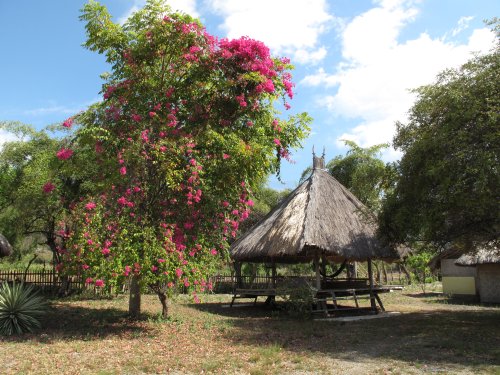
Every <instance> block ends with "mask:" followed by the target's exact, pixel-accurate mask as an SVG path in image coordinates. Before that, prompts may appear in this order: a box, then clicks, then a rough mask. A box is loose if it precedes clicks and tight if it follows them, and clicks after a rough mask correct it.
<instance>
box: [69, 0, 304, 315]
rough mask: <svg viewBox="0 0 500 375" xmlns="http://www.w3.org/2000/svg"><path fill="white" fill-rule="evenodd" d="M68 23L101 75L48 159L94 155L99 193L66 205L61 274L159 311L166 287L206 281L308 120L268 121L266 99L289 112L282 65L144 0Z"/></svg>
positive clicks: (271, 114) (250, 44) (90, 7)
mask: <svg viewBox="0 0 500 375" xmlns="http://www.w3.org/2000/svg"><path fill="white" fill-rule="evenodd" d="M81 18H82V19H83V20H85V21H87V25H86V29H87V35H88V40H87V42H86V44H85V45H86V46H87V48H89V49H91V50H93V51H98V52H99V53H104V54H105V55H106V57H107V61H108V62H109V63H110V64H112V72H111V74H108V75H106V83H105V85H104V86H103V93H104V95H103V96H104V101H103V102H101V103H98V104H96V105H93V106H92V107H91V108H89V109H88V110H87V111H85V112H84V113H81V114H79V115H77V116H76V117H75V123H78V124H80V125H81V128H80V129H79V130H78V131H77V134H76V138H75V140H74V141H73V145H74V146H73V148H71V149H64V150H60V156H61V157H62V158H66V157H67V158H71V157H73V155H72V151H73V149H74V151H75V155H76V154H78V153H79V150H80V149H82V150H84V151H83V152H85V150H89V149H90V148H93V149H95V152H94V153H93V156H92V158H93V161H94V163H95V164H96V165H98V166H99V168H100V170H101V173H99V174H98V175H96V176H94V178H93V181H94V182H95V183H96V184H99V185H100V186H102V187H103V189H102V191H101V193H100V194H99V195H94V196H86V197H82V201H81V202H80V203H79V204H77V205H76V206H75V208H74V220H75V230H74V231H73V232H72V233H71V241H70V245H69V246H68V248H67V249H66V250H65V262H64V263H62V264H61V266H60V267H62V268H64V269H65V271H66V272H68V273H75V272H76V273H80V274H83V275H85V277H86V280H87V282H88V283H93V284H94V285H95V286H97V287H104V286H105V285H109V286H111V285H117V284H120V283H122V282H123V281H124V280H125V279H126V278H129V279H130V282H131V289H130V304H129V312H130V314H131V315H132V316H138V315H139V314H140V294H141V289H142V288H144V287H146V286H149V287H150V288H152V289H153V290H155V292H156V293H157V294H158V297H159V299H160V302H161V303H162V314H163V316H167V314H168V305H167V297H168V295H169V294H170V293H172V290H173V289H174V287H175V285H178V284H181V285H184V286H186V287H188V288H192V289H193V290H195V291H196V290H198V291H203V290H206V289H209V288H210V287H211V286H210V285H209V284H207V282H206V278H207V275H210V274H211V273H213V272H214V270H215V269H216V267H217V266H218V265H219V264H220V261H221V260H222V259H225V257H226V249H227V241H228V238H230V237H234V236H236V232H237V230H238V227H239V224H240V222H241V221H243V220H244V219H246V218H247V217H248V215H249V212H250V209H251V207H252V205H253V202H252V200H251V199H250V193H251V190H250V189H251V188H252V186H257V185H258V184H260V183H261V182H262V181H263V179H265V178H266V177H267V175H268V174H269V173H270V172H276V171H279V163H280V159H281V158H285V159H287V158H288V157H289V150H290V149H291V148H293V147H297V146H299V141H300V140H301V139H302V138H304V136H305V135H306V132H307V126H306V124H307V122H308V121H309V119H308V117H307V116H306V115H305V114H302V115H299V116H296V117H290V118H289V119H288V120H279V119H278V118H277V116H278V114H279V113H278V112H277V111H276V110H275V108H274V103H275V101H276V100H278V99H281V100H282V101H283V103H284V106H285V107H286V108H288V107H289V105H288V103H287V102H286V100H285V99H286V97H288V98H289V99H290V98H292V96H293V92H292V86H293V84H292V82H291V74H290V73H289V69H291V65H290V64H289V62H288V60H287V59H277V58H272V57H271V56H270V54H269V49H268V48H267V47H266V46H265V45H264V44H262V43H261V42H258V41H255V40H252V39H249V38H241V39H237V40H227V39H222V40H218V39H216V38H215V37H213V36H212V35H210V34H208V33H207V32H206V30H205V29H204V28H203V27H202V25H201V24H200V23H199V22H198V21H196V20H194V19H192V18H191V17H189V16H187V15H180V14H172V13H170V9H169V8H168V7H167V6H165V5H163V3H162V2H160V1H153V0H151V1H148V2H147V4H146V6H145V7H144V9H142V10H140V11H138V12H136V13H134V14H133V15H132V16H131V17H130V18H129V19H128V21H126V22H125V23H124V24H123V26H121V25H118V24H115V23H113V22H111V20H110V15H109V14H108V12H107V10H106V8H104V7H103V6H101V5H99V4H98V3H96V2H90V3H88V4H87V5H86V6H85V7H84V9H83V15H82V17H81ZM194 297H195V299H197V296H196V294H195V295H194Z"/></svg>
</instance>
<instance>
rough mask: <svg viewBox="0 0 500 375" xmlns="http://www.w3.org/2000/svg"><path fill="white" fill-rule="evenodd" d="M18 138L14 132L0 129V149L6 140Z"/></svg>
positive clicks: (10, 140)
mask: <svg viewBox="0 0 500 375" xmlns="http://www.w3.org/2000/svg"><path fill="white" fill-rule="evenodd" d="M17 140H19V139H18V138H17V137H16V136H15V135H14V134H12V133H9V132H8V131H6V130H4V129H0V151H1V150H2V147H3V144H4V143H7V142H12V141H17Z"/></svg>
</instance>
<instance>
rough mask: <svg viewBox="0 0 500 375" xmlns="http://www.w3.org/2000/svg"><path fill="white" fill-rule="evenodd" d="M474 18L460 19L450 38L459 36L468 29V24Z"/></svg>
mask: <svg viewBox="0 0 500 375" xmlns="http://www.w3.org/2000/svg"><path fill="white" fill-rule="evenodd" d="M473 19H474V17H472V16H467V17H461V18H460V19H459V20H458V25H457V27H455V28H454V29H453V30H452V31H451V36H457V35H458V34H460V33H461V32H462V31H464V30H466V29H467V28H468V27H469V22H470V21H472V20H473Z"/></svg>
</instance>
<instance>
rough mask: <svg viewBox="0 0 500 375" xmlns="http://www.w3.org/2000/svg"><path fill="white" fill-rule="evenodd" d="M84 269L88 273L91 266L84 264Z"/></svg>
mask: <svg viewBox="0 0 500 375" xmlns="http://www.w3.org/2000/svg"><path fill="white" fill-rule="evenodd" d="M82 268H83V270H84V271H86V270H88V269H89V268H90V266H88V265H87V264H82Z"/></svg>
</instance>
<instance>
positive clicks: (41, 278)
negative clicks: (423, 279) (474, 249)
mask: <svg viewBox="0 0 500 375" xmlns="http://www.w3.org/2000/svg"><path fill="white" fill-rule="evenodd" d="M293 277H294V276H285V277H283V276H281V277H280V278H286V279H292V278H293ZM311 277H312V276H311ZM2 281H8V282H13V281H17V282H21V281H24V282H25V283H27V284H32V285H35V286H36V287H37V288H40V289H42V290H45V291H53V292H54V291H57V290H60V288H61V286H62V282H63V281H62V279H61V277H60V276H59V275H58V274H57V273H56V272H55V271H54V270H45V269H44V270H38V271H28V272H25V271H24V270H0V282H2ZM69 281H70V284H69V289H71V290H79V291H82V290H85V289H93V286H91V285H86V284H85V281H84V279H83V277H82V276H72V277H70V278H69ZM385 281H386V282H387V281H397V282H399V283H401V281H404V280H402V279H401V273H398V274H397V273H392V272H390V273H388V277H387V276H386V277H385ZM208 282H210V283H211V284H212V287H213V289H212V290H213V292H214V293H231V292H232V291H233V288H234V287H235V285H236V282H237V280H236V276H235V275H230V274H223V275H215V276H211V277H209V278H208ZM241 282H242V284H243V285H253V286H256V285H259V286H260V287H270V286H271V285H272V277H271V276H267V275H255V276H252V275H242V276H241ZM119 289H120V290H125V289H127V288H126V285H125V286H124V288H119ZM186 289H187V288H185V287H184V286H183V285H179V287H178V288H177V291H178V292H179V293H187V290H186Z"/></svg>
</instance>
